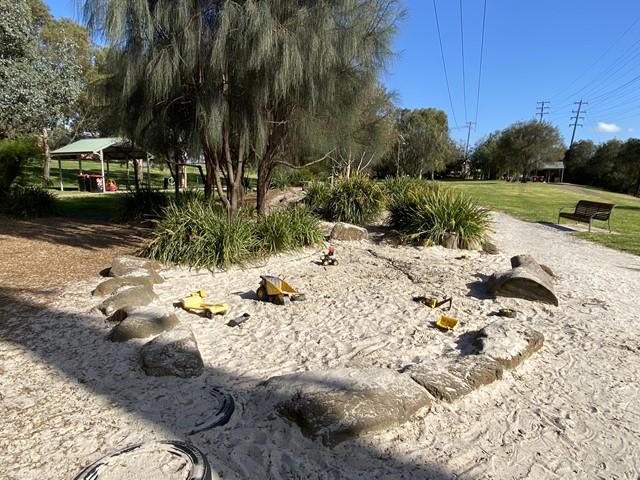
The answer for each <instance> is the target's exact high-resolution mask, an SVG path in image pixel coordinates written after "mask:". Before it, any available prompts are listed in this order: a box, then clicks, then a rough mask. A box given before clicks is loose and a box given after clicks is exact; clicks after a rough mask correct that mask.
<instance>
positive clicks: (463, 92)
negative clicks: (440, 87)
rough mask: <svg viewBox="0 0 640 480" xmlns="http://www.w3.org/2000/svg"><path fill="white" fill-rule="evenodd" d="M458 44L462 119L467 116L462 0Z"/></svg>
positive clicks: (466, 118)
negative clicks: (460, 70)
mask: <svg viewBox="0 0 640 480" xmlns="http://www.w3.org/2000/svg"><path fill="white" fill-rule="evenodd" d="M460 45H461V46H462V99H463V101H464V121H465V122H466V121H467V120H468V117H467V82H466V79H465V74H464V27H463V22H462V0H460Z"/></svg>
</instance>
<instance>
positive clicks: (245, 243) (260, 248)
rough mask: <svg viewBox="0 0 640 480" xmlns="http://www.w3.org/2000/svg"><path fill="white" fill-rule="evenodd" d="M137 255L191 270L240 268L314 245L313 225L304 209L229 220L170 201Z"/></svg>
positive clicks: (221, 212) (217, 210)
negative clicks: (274, 255)
mask: <svg viewBox="0 0 640 480" xmlns="http://www.w3.org/2000/svg"><path fill="white" fill-rule="evenodd" d="M154 223H155V228H154V230H153V233H152V236H151V239H150V240H149V241H148V243H147V244H146V245H145V246H144V247H143V249H142V251H141V254H142V255H143V256H146V257H149V258H153V259H156V260H159V261H161V262H163V263H167V264H175V265H184V266H190V267H193V268H207V269H209V270H215V269H216V268H228V267H229V266H230V265H240V266H243V265H246V264H249V263H251V262H252V261H254V260H256V259H258V258H261V257H263V256H264V255H265V254H270V253H275V252H281V251H287V250H295V249H298V248H302V247H305V246H309V245H315V244H319V243H320V242H321V241H322V239H323V233H322V231H321V229H320V226H319V223H318V220H317V218H316V217H315V216H313V215H312V214H311V213H310V212H309V211H308V209H307V208H306V207H304V206H290V207H289V208H287V209H285V210H277V211H275V212H273V213H271V214H269V215H268V216H266V217H258V218H257V219H256V218H255V216H254V215H252V212H251V211H249V210H241V211H240V212H238V214H237V215H235V216H232V215H230V214H229V213H228V212H227V211H226V210H225V209H223V208H222V207H221V206H212V205H210V204H207V203H205V202H199V201H190V202H183V203H181V202H180V201H171V202H170V203H169V206H168V207H167V208H166V209H165V210H164V212H163V214H162V216H161V217H160V218H159V219H156V220H155V221H154Z"/></svg>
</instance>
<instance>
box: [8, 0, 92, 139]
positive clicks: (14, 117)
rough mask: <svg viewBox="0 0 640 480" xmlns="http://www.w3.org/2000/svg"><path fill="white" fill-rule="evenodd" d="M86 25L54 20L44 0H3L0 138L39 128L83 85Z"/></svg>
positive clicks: (61, 112) (61, 113)
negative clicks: (82, 51)
mask: <svg viewBox="0 0 640 480" xmlns="http://www.w3.org/2000/svg"><path fill="white" fill-rule="evenodd" d="M82 42H85V44H86V42H87V37H86V30H84V29H82V27H80V26H79V25H77V24H74V23H73V22H70V21H69V20H59V21H57V20H54V19H53V18H52V17H51V15H50V13H49V11H48V8H47V7H46V6H45V5H44V4H43V3H42V1H41V0H29V1H27V0H0V138H1V137H6V136H9V135H18V134H25V133H33V132H40V130H41V129H42V128H44V127H53V126H54V125H55V124H56V122H57V121H59V120H60V119H61V118H65V116H68V115H69V113H70V106H71V105H73V103H74V102H75V99H76V98H77V96H78V94H79V91H80V86H81V85H80V76H81V73H82V68H83V65H82V62H81V61H80V59H81V58H82V56H81V55H80V54H79V52H80V50H81V49H82V48H83V47H82V45H81V43H82Z"/></svg>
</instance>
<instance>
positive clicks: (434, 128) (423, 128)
mask: <svg viewBox="0 0 640 480" xmlns="http://www.w3.org/2000/svg"><path fill="white" fill-rule="evenodd" d="M400 132H401V133H402V142H403V148H402V150H403V157H404V166H403V170H404V171H405V172H407V173H409V174H410V175H413V176H416V177H419V178H422V175H423V174H425V173H427V172H428V173H430V175H431V177H432V178H433V177H434V174H435V172H439V171H442V170H444V169H445V167H446V165H447V164H448V163H451V162H452V161H455V159H456V153H457V152H456V149H455V145H454V144H453V142H452V140H451V138H450V137H449V123H448V120H447V114H446V113H445V112H443V111H442V110H437V109H435V108H420V109H416V110H411V111H409V110H405V111H404V112H403V114H402V116H401V118H400Z"/></svg>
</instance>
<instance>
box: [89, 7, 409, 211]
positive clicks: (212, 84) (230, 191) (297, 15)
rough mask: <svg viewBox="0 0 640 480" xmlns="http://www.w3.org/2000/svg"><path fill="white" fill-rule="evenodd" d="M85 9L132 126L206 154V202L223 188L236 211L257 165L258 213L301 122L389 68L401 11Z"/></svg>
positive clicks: (150, 140)
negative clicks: (250, 167) (248, 172)
mask: <svg viewBox="0 0 640 480" xmlns="http://www.w3.org/2000/svg"><path fill="white" fill-rule="evenodd" d="M85 14H86V17H87V20H88V22H89V25H90V26H91V27H92V28H93V29H94V30H97V31H101V32H102V33H103V34H104V36H105V38H106V40H107V42H108V43H109V44H110V45H111V46H112V53H113V56H114V58H113V59H112V64H113V65H118V69H119V72H120V73H119V74H116V75H114V77H112V79H111V80H112V86H113V87H114V88H115V90H114V93H115V94H117V96H118V97H119V99H120V104H119V107H118V109H119V111H120V112H122V113H123V114H124V115H126V116H127V117H128V118H129V119H130V121H127V122H126V123H125V125H124V127H126V128H127V129H128V130H129V131H130V132H132V134H133V136H134V138H135V139H142V140H143V143H146V144H147V145H149V146H153V147H155V149H156V150H160V151H179V150H183V151H190V152H191V154H192V155H197V154H198V153H199V152H201V151H202V152H203V155H204V159H205V162H206V167H207V179H206V182H205V191H206V194H207V197H210V196H211V193H212V188H213V186H214V185H215V187H216V188H217V191H218V193H219V195H220V197H221V199H222V201H223V203H224V204H225V205H226V206H227V207H228V208H229V209H230V210H231V211H232V212H235V211H237V209H238V205H239V200H240V198H239V197H240V194H241V192H242V188H241V187H242V177H243V175H244V169H245V167H246V164H247V162H248V161H254V162H255V163H256V164H257V167H258V176H259V181H258V210H259V211H261V212H262V211H263V207H264V204H263V203H264V199H265V195H266V189H267V188H268V185H269V180H270V176H271V173H272V172H273V169H274V168H275V166H276V165H277V164H278V163H279V162H281V161H285V159H286V158H287V154H288V146H289V145H291V144H295V141H294V139H293V138H292V137H293V136H294V135H295V133H296V131H299V129H298V127H299V124H300V123H301V122H304V121H305V120H306V119H308V118H313V117H315V116H317V115H319V114H320V113H322V112H324V111H326V109H328V108H329V107H332V106H334V105H335V102H336V101H338V99H339V96H338V93H340V87H341V86H342V85H344V84H345V82H348V80H349V79H353V78H354V77H360V78H372V77H375V75H376V74H377V73H378V72H379V71H380V69H381V68H383V67H384V65H385V62H386V60H387V58H388V56H389V54H390V45H391V39H392V35H393V34H394V33H395V29H396V23H397V20H398V18H399V16H400V15H401V9H400V6H399V1H398V0H342V1H328V0H316V1H305V2H292V1H290V0H268V1H267V0H264V1H257V0H245V1H213V0H184V1H181V2H173V1H166V0H165V1H163V0H160V1H157V2H148V1H147V0H121V1H113V0H111V1H103V0H86V3H85ZM348 84H350V85H352V86H355V87H357V84H356V83H355V82H351V83H348ZM365 85H367V84H366V83H365ZM367 86H368V85H367ZM221 176H222V177H223V178H224V179H225V183H226V185H224V186H223V184H222V183H221V181H220V180H219V179H220V177H221ZM223 187H226V189H225V188H223ZM225 190H226V193H223V192H224V191H225Z"/></svg>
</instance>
